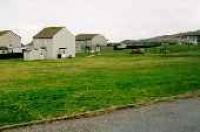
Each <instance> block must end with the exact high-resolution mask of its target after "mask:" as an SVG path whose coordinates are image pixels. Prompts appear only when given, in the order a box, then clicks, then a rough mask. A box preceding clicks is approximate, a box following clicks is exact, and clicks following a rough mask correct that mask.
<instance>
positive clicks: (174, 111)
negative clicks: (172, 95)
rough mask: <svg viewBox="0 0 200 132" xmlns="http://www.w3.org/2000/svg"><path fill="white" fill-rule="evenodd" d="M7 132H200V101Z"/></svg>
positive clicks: (180, 102)
mask: <svg viewBox="0 0 200 132" xmlns="http://www.w3.org/2000/svg"><path fill="white" fill-rule="evenodd" d="M6 132H200V99H186V100H177V101H175V102H169V103H160V104H155V105H152V106H148V107H143V108H140V109H125V110H120V111H116V112H113V113H110V114H106V115H102V116H98V117H93V118H85V119H77V120H70V121H57V122H53V123H51V124H42V125H34V126H29V127H24V128H18V129H13V130H7V131H6Z"/></svg>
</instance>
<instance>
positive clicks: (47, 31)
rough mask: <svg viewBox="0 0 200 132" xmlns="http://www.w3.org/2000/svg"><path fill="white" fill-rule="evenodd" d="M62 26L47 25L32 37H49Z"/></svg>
mask: <svg viewBox="0 0 200 132" xmlns="http://www.w3.org/2000/svg"><path fill="white" fill-rule="evenodd" d="M63 28H64V27H47V28H44V29H43V30H42V31H40V32H39V33H38V34H36V35H35V36H34V37H33V38H37V39H51V38H53V36H54V35H56V34H57V33H58V32H59V31H60V30H61V29H63Z"/></svg>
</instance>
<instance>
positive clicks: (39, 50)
mask: <svg viewBox="0 0 200 132" xmlns="http://www.w3.org/2000/svg"><path fill="white" fill-rule="evenodd" d="M67 57H75V36H74V35H73V34H72V33H71V32H70V31H68V30H67V29H66V28H65V27H47V28H44V29H43V30H42V31H40V32H39V33H38V34H36V35H35V36H34V37H33V41H32V42H31V43H30V44H28V45H27V50H26V51H25V53H24V59H25V60H42V59H58V58H67Z"/></svg>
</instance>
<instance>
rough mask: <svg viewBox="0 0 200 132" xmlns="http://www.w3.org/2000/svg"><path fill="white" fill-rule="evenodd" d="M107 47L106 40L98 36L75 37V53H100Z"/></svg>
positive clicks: (82, 35)
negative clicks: (102, 48)
mask: <svg viewBox="0 0 200 132" xmlns="http://www.w3.org/2000/svg"><path fill="white" fill-rule="evenodd" d="M105 46H107V39H106V38H105V37H104V36H103V35H100V34H79V35H77V36H76V52H77V53H81V52H87V51H88V52H90V53H94V52H100V51H101V47H105Z"/></svg>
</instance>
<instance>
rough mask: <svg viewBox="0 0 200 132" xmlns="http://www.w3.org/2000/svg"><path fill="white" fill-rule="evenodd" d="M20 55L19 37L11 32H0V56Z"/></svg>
mask: <svg viewBox="0 0 200 132" xmlns="http://www.w3.org/2000/svg"><path fill="white" fill-rule="evenodd" d="M11 53H22V50H21V37H20V36H19V35H17V34H15V33H14V32H13V31H11V30H4V31H0V54H11Z"/></svg>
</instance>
